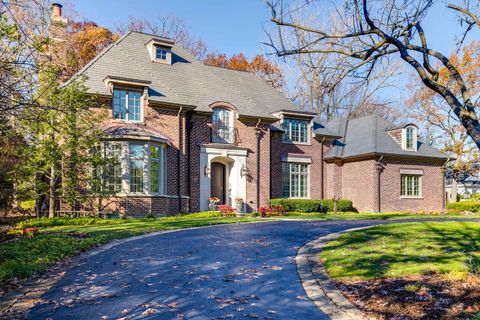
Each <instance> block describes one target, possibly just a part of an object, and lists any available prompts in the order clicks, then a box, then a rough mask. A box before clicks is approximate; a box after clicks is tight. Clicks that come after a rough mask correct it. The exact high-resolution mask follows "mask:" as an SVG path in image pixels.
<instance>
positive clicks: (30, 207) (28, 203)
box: [20, 200, 35, 212]
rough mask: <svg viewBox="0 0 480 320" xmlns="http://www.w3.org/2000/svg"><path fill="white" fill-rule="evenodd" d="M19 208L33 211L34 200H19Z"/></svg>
mask: <svg viewBox="0 0 480 320" xmlns="http://www.w3.org/2000/svg"><path fill="white" fill-rule="evenodd" d="M20 208H22V209H23V210H28V211H32V212H33V210H34V209H35V200H25V201H22V202H20Z"/></svg>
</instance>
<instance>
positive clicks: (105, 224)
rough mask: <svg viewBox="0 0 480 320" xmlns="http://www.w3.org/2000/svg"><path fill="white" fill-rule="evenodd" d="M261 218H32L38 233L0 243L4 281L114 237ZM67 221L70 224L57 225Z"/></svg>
mask: <svg viewBox="0 0 480 320" xmlns="http://www.w3.org/2000/svg"><path fill="white" fill-rule="evenodd" d="M259 220H260V219H258V218H250V217H245V218H236V217H228V218H226V217H212V216H209V215H204V214H192V215H184V216H178V217H165V218H158V219H138V220H133V219H132V220H99V219H70V220H67V219H54V220H49V219H40V220H31V221H27V222H24V223H21V224H20V225H21V226H23V227H32V226H37V227H39V229H40V234H39V235H38V236H35V237H33V238H21V239H19V240H17V241H13V242H6V243H2V244H0V284H1V283H2V282H3V281H5V280H7V279H10V278H13V277H19V278H25V277H28V276H29V275H31V274H32V272H34V271H43V270H45V269H47V268H48V267H49V266H50V265H51V264H52V263H54V262H57V261H60V260H63V259H64V258H66V257H67V256H72V255H74V254H76V253H78V252H81V251H85V250H88V249H90V248H92V247H94V246H96V245H101V244H105V243H107V242H109V241H111V240H114V239H121V238H127V237H131V236H135V235H140V234H145V233H149V232H155V231H162V230H173V229H181V228H191V227H200V226H208V225H216V224H231V223H237V222H241V223H244V222H252V221H259ZM64 223H68V224H67V225H55V224H64ZM52 224H53V226H52Z"/></svg>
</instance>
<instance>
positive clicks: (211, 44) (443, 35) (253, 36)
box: [74, 0, 480, 103]
mask: <svg viewBox="0 0 480 320" xmlns="http://www.w3.org/2000/svg"><path fill="white" fill-rule="evenodd" d="M321 1H323V0H321ZM325 1H327V0H325ZM333 1H337V0H333ZM328 3H331V2H330V1H328ZM74 7H75V10H76V11H78V13H79V14H80V15H81V16H82V17H84V18H86V19H88V20H93V21H95V22H97V23H98V24H100V25H103V26H106V27H109V28H114V27H115V25H117V24H118V23H120V22H126V21H128V18H129V16H142V17H144V18H147V19H155V18H156V17H159V16H165V15H168V14H173V15H175V16H177V17H180V18H183V19H184V20H185V22H186V24H187V26H188V29H189V31H190V32H191V34H192V35H194V36H195V37H199V38H201V39H203V40H204V41H205V43H206V44H207V46H208V49H209V50H210V51H215V52H219V53H226V54H227V55H229V56H230V55H232V54H236V53H239V52H243V53H245V54H246V55H247V56H248V57H252V56H254V55H256V54H258V53H263V52H264V51H265V47H263V46H262V45H261V42H262V41H264V40H265V33H264V26H266V25H267V26H268V25H270V24H269V19H270V12H269V10H268V8H267V6H266V5H265V3H264V1H263V0H242V1H234V0H202V1H200V0H149V1H147V0H134V1H131V0H101V1H100V0H77V1H75V2H74ZM423 27H424V29H425V32H426V34H427V37H428V41H429V45H430V46H431V47H432V48H434V49H436V50H438V51H440V52H442V53H445V54H448V53H450V52H451V51H452V50H454V49H455V39H454V37H455V35H456V34H459V28H458V24H457V22H456V21H455V14H454V13H452V11H451V10H449V9H446V8H445V2H444V1H443V0H440V1H439V2H438V4H437V5H436V6H435V7H434V8H432V10H431V11H430V12H429V15H428V17H427V18H426V20H425V21H424V24H423ZM472 39H480V32H478V31H477V32H475V33H472V35H471V36H470V37H469V38H468V39H467V42H468V41H470V40H472ZM405 70H406V72H404V74H403V75H401V76H400V77H399V79H396V80H395V82H396V84H397V88H395V89H387V90H385V91H384V92H383V93H382V95H384V96H386V97H388V99H389V100H392V98H393V100H397V101H398V103H402V101H403V100H404V92H405V91H404V90H402V89H403V87H404V84H405V83H406V82H407V81H409V80H408V76H407V74H409V73H411V72H413V70H412V69H410V67H406V68H405ZM399 89H400V90H399Z"/></svg>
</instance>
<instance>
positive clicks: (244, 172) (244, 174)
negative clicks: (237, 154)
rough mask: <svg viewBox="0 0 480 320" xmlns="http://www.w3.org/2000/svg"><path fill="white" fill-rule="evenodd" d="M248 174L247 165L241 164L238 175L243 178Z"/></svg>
mask: <svg viewBox="0 0 480 320" xmlns="http://www.w3.org/2000/svg"><path fill="white" fill-rule="evenodd" d="M247 174H248V170H247V167H246V166H245V164H242V167H241V168H240V176H241V177H242V178H243V177H245V176H246V175H247Z"/></svg>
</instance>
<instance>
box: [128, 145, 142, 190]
mask: <svg viewBox="0 0 480 320" xmlns="http://www.w3.org/2000/svg"><path fill="white" fill-rule="evenodd" d="M144 148H145V146H144V145H143V144H130V192H134V193H136V192H138V193H143V192H144V179H143V175H144V172H145V151H144Z"/></svg>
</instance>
